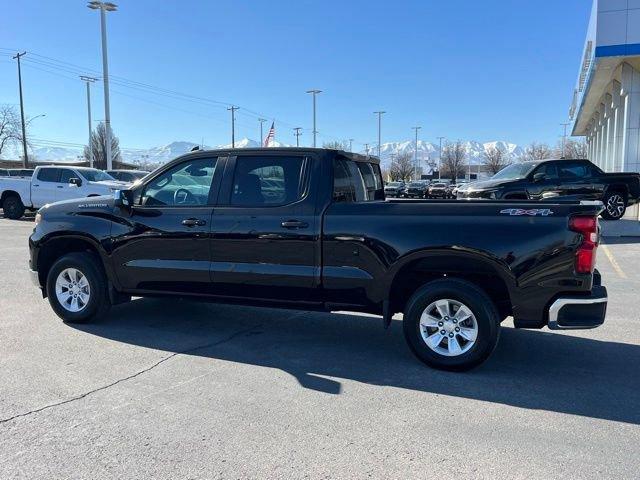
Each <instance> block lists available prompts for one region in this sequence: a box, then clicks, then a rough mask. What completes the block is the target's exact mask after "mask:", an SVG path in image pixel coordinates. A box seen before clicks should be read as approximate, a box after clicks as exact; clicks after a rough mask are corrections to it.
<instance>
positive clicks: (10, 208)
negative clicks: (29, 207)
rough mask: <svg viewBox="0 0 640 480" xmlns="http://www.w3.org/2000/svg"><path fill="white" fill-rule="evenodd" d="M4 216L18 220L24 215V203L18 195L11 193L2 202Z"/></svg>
mask: <svg viewBox="0 0 640 480" xmlns="http://www.w3.org/2000/svg"><path fill="white" fill-rule="evenodd" d="M2 210H3V211H4V216H5V217H7V218H10V219H11V220H18V219H20V218H22V216H23V215H24V205H23V204H22V200H20V197H18V196H17V195H10V196H8V197H7V198H5V199H4V202H2Z"/></svg>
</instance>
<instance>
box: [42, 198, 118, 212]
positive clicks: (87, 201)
mask: <svg viewBox="0 0 640 480" xmlns="http://www.w3.org/2000/svg"><path fill="white" fill-rule="evenodd" d="M113 207H114V200H113V195H101V196H99V197H86V198H74V199H71V200H62V201H60V202H55V203H49V204H47V205H45V206H44V207H42V208H41V209H40V213H42V214H45V215H46V213H47V212H51V213H77V212H99V211H111V210H113Z"/></svg>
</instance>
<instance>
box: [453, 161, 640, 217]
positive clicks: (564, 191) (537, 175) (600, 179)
mask: <svg viewBox="0 0 640 480" xmlns="http://www.w3.org/2000/svg"><path fill="white" fill-rule="evenodd" d="M639 197H640V174H638V173H604V172H603V171H602V170H600V168H598V167H597V166H596V165H594V164H593V163H591V162H590V161H588V160H537V161H531V162H521V163H514V164H513V165H509V166H508V167H506V168H504V169H502V170H500V171H499V172H498V173H496V174H495V175H494V176H493V177H491V178H490V179H489V180H486V181H483V182H474V183H472V184H470V185H468V186H466V187H465V188H464V189H462V188H461V189H459V190H458V198H459V199H469V198H487V199H505V200H519V199H529V200H545V199H550V198H566V199H573V200H600V201H602V202H603V203H604V206H605V209H604V211H603V212H602V217H603V218H605V219H607V220H619V219H620V218H622V216H623V215H624V212H625V210H626V208H627V207H628V206H629V205H633V204H635V203H637V202H638V198H639Z"/></svg>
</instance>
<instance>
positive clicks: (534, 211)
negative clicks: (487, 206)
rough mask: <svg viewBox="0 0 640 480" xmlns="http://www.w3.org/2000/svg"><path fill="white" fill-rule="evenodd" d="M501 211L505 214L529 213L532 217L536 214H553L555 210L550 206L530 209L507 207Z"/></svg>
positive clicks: (519, 214) (544, 215)
mask: <svg viewBox="0 0 640 480" xmlns="http://www.w3.org/2000/svg"><path fill="white" fill-rule="evenodd" d="M500 213H502V214H503V215H518V216H521V215H529V216H531V217H533V216H536V215H542V216H543V217H546V216H547V215H553V211H552V210H550V209H549V208H532V209H529V210H525V209H524V208H505V209H504V210H500Z"/></svg>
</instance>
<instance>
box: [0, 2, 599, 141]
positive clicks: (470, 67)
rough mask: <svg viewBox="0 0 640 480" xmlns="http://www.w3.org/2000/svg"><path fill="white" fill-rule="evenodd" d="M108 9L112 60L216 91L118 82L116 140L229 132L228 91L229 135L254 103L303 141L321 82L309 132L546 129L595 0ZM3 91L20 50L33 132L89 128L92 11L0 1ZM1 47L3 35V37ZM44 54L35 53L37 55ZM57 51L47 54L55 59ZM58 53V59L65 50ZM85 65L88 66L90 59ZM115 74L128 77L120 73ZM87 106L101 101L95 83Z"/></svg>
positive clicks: (95, 17) (566, 96) (369, 134)
mask: <svg viewBox="0 0 640 480" xmlns="http://www.w3.org/2000/svg"><path fill="white" fill-rule="evenodd" d="M116 3H118V6H119V10H118V11H117V12H115V13H110V14H108V18H107V23H108V36H109V68H110V74H111V75H112V76H117V77H122V78H123V79H126V81H137V82H142V83H144V84H148V85H151V86H153V87H159V88H163V89H166V90H171V91H176V92H180V93H185V94H189V95H193V96H195V97H200V98H202V99H207V100H213V101H215V102H221V103H214V102H210V101H205V100H199V99H198V100H196V99H191V101H189V100H187V99H186V98H184V97H179V96H176V95H168V94H159V93H162V92H159V91H158V90H156V89H151V90H150V89H147V88H146V87H143V88H132V86H131V85H132V84H131V83H127V82H126V81H125V80H120V81H119V83H120V84H119V85H117V84H115V82H114V83H113V84H112V93H111V96H112V99H111V117H112V125H113V129H114V131H115V133H116V135H118V136H119V137H120V141H121V145H122V146H124V147H128V148H148V147H151V146H156V145H162V144H166V143H168V142H170V141H173V140H190V141H194V142H200V141H201V140H202V139H204V142H205V143H206V144H209V145H217V144H221V143H229V142H230V120H229V112H227V110H226V105H225V103H229V104H231V103H233V104H236V105H239V106H240V107H241V109H240V110H239V111H238V112H237V124H238V125H237V133H236V135H237V138H241V137H245V136H247V137H250V138H254V139H256V138H257V137H258V136H259V133H258V132H259V124H258V121H257V116H258V114H259V115H262V116H264V117H265V118H268V119H269V120H271V119H275V121H276V138H277V139H278V140H280V141H283V142H289V143H293V142H294V137H293V132H292V128H293V127H295V126H300V127H303V129H304V131H303V137H302V138H301V140H302V142H303V143H304V144H308V143H309V142H310V141H311V134H310V131H311V98H310V97H309V96H308V95H306V94H305V91H306V90H308V89H310V88H319V89H322V90H323V91H324V92H323V93H322V94H321V95H320V96H319V97H318V130H319V131H320V133H321V136H320V137H319V142H323V141H328V140H332V139H347V138H354V139H355V141H354V144H355V145H354V150H356V149H361V148H362V144H364V143H365V142H369V143H371V144H373V143H375V141H376V136H377V133H376V132H377V130H376V119H375V116H374V115H373V113H372V112H373V111H374V110H379V109H383V110H386V111H387V112H388V113H387V115H386V116H385V117H384V123H383V142H384V141H385V140H386V141H390V140H404V139H409V138H412V135H413V134H412V131H411V127H412V126H414V125H421V126H422V130H421V132H420V138H421V139H423V140H427V141H432V142H437V140H436V137H437V136H439V135H443V136H445V137H447V138H449V139H458V138H461V139H473V140H478V141H491V140H497V139H499V140H508V141H512V142H516V143H520V144H525V143H529V142H531V141H545V142H549V143H554V144H555V142H556V141H557V140H558V138H559V137H558V136H559V135H560V134H561V132H562V127H561V126H560V123H561V122H563V121H565V119H566V117H567V110H568V106H569V101H570V99H571V92H572V89H573V85H574V82H575V78H576V75H577V71H578V67H579V63H580V55H581V51H582V46H583V43H584V37H585V33H586V28H587V22H588V16H589V11H590V7H591V2H590V1H588V0H563V1H561V2H558V1H553V0H548V1H544V2H543V1H540V2H531V1H526V0H518V1H506V0H504V1H497V0H483V1H477V0H474V1H471V0H469V1H446V2H445V1H426V0H422V1H419V0H412V1H409V0H406V1H403V0H399V1H394V2H386V1H385V2H383V1H378V2H376V1H364V0H354V1H346V2H345V1H333V0H324V1H321V2H319V1H307V0H298V1H295V2H293V1H291V2H284V1H277V0H275V1H273V0H272V1H270V2H264V1H245V2H242V1H238V0H235V1H226V0H216V1H181V2H178V1H168V0H167V1H164V0H163V1H158V0H155V1H146V0H135V1H133V0H120V1H117V2H116ZM2 17H3V20H2V28H0V49H3V50H0V103H13V104H17V103H18V91H17V74H16V65H15V61H13V60H11V57H10V56H7V55H6V54H7V53H8V52H9V50H13V49H19V50H21V51H22V50H26V51H27V52H32V53H28V54H27V56H26V57H24V59H25V61H24V68H23V80H24V93H25V106H26V111H27V115H28V116H35V115H38V114H42V113H45V114H46V117H44V118H39V119H36V120H34V122H33V124H32V125H33V128H32V136H33V137H35V138H39V139H44V140H55V141H60V142H69V143H83V142H84V141H85V138H86V137H87V127H86V102H85V89H84V84H83V83H81V82H80V80H78V79H77V75H76V73H77V68H76V67H75V66H79V67H82V68H83V69H87V73H96V74H99V73H100V69H101V56H100V31H99V14H98V12H96V11H93V10H89V9H88V8H86V7H85V2H83V1H64V2H44V1H36V2H9V1H6V2H4V6H3V15H2ZM7 49H8V50H7ZM37 55H39V56H37ZM51 59H55V61H54V60H51ZM59 61H63V62H68V63H69V64H72V65H68V64H61V63H59ZM92 71H95V72H92ZM123 83H125V85H123ZM92 99H93V110H94V114H93V118H94V119H95V120H99V119H102V118H103V116H104V113H103V112H104V110H103V103H102V102H103V100H102V88H101V84H100V83H96V84H95V88H94V90H93V95H92Z"/></svg>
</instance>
